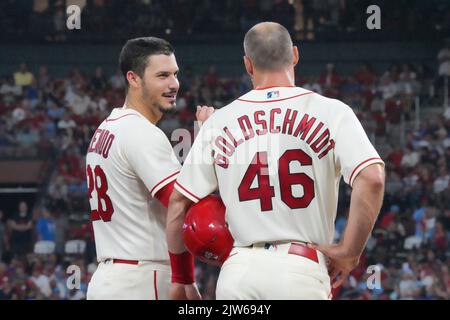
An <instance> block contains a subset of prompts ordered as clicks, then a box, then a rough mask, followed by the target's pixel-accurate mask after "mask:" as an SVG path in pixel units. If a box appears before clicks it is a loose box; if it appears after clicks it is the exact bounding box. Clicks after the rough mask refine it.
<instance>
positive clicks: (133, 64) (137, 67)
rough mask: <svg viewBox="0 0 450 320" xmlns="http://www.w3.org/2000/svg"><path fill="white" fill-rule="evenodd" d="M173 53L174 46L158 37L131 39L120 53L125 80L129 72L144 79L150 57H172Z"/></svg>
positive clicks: (120, 64)
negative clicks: (163, 55) (161, 55)
mask: <svg viewBox="0 0 450 320" xmlns="http://www.w3.org/2000/svg"><path fill="white" fill-rule="evenodd" d="M173 53H175V50H174V49H173V47H172V45H171V44H170V43H169V42H167V41H166V40H164V39H160V38H156V37H144V38H136V39H130V40H128V41H127V43H125V45H124V46H123V48H122V51H121V52H120V57H119V66H120V70H121V72H122V75H123V76H124V77H125V80H126V79H127V72H128V71H133V72H135V73H136V74H137V75H139V77H141V78H142V77H143V75H144V71H145V68H146V67H147V64H148V58H149V57H150V56H152V55H158V54H165V55H167V56H170V55H171V54H173ZM127 85H128V81H127Z"/></svg>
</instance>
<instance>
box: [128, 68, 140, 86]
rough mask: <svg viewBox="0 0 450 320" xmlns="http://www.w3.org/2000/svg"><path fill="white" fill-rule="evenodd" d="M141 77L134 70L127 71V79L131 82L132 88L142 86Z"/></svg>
mask: <svg viewBox="0 0 450 320" xmlns="http://www.w3.org/2000/svg"><path fill="white" fill-rule="evenodd" d="M139 78H140V77H139V76H138V75H137V74H136V73H134V72H133V71H128V72H127V81H128V83H129V84H130V88H139V86H140V82H139Z"/></svg>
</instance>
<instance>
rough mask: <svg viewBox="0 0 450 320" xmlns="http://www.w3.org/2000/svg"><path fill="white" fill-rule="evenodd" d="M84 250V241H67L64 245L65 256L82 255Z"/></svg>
mask: <svg viewBox="0 0 450 320" xmlns="http://www.w3.org/2000/svg"><path fill="white" fill-rule="evenodd" d="M85 250H86V241H84V240H69V241H67V242H66V245H65V252H66V253H67V254H83V253H84V251H85Z"/></svg>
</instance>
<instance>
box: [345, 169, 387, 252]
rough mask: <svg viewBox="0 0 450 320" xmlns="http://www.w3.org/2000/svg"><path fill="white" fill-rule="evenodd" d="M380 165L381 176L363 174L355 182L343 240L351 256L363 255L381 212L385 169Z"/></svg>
mask: <svg viewBox="0 0 450 320" xmlns="http://www.w3.org/2000/svg"><path fill="white" fill-rule="evenodd" d="M376 166H379V165H376ZM379 167H380V168H379V172H378V174H379V175H380V176H379V177H377V178H375V179H373V178H368V177H367V176H364V175H362V176H361V177H357V178H356V179H355V181H354V183H353V191H352V195H351V201H350V212H349V217H348V223H347V227H346V229H345V233H344V237H343V241H342V243H343V246H344V247H345V248H346V249H347V250H348V255H349V256H354V257H359V256H360V255H361V253H362V252H363V250H364V248H365V246H366V243H367V240H368V238H369V236H370V233H371V232H372V229H373V227H374V225H375V222H376V220H377V217H378V214H379V212H380V209H381V205H382V202H383V194H384V171H383V169H381V166H379ZM371 169H374V168H371Z"/></svg>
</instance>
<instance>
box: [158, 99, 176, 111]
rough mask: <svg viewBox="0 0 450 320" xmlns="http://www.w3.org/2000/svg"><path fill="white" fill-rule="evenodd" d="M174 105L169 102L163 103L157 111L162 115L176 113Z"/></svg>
mask: <svg viewBox="0 0 450 320" xmlns="http://www.w3.org/2000/svg"><path fill="white" fill-rule="evenodd" d="M176 109H177V108H176V103H175V101H174V102H170V103H165V104H162V105H160V106H159V111H161V112H162V113H166V114H167V113H174V112H175V111H176Z"/></svg>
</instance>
